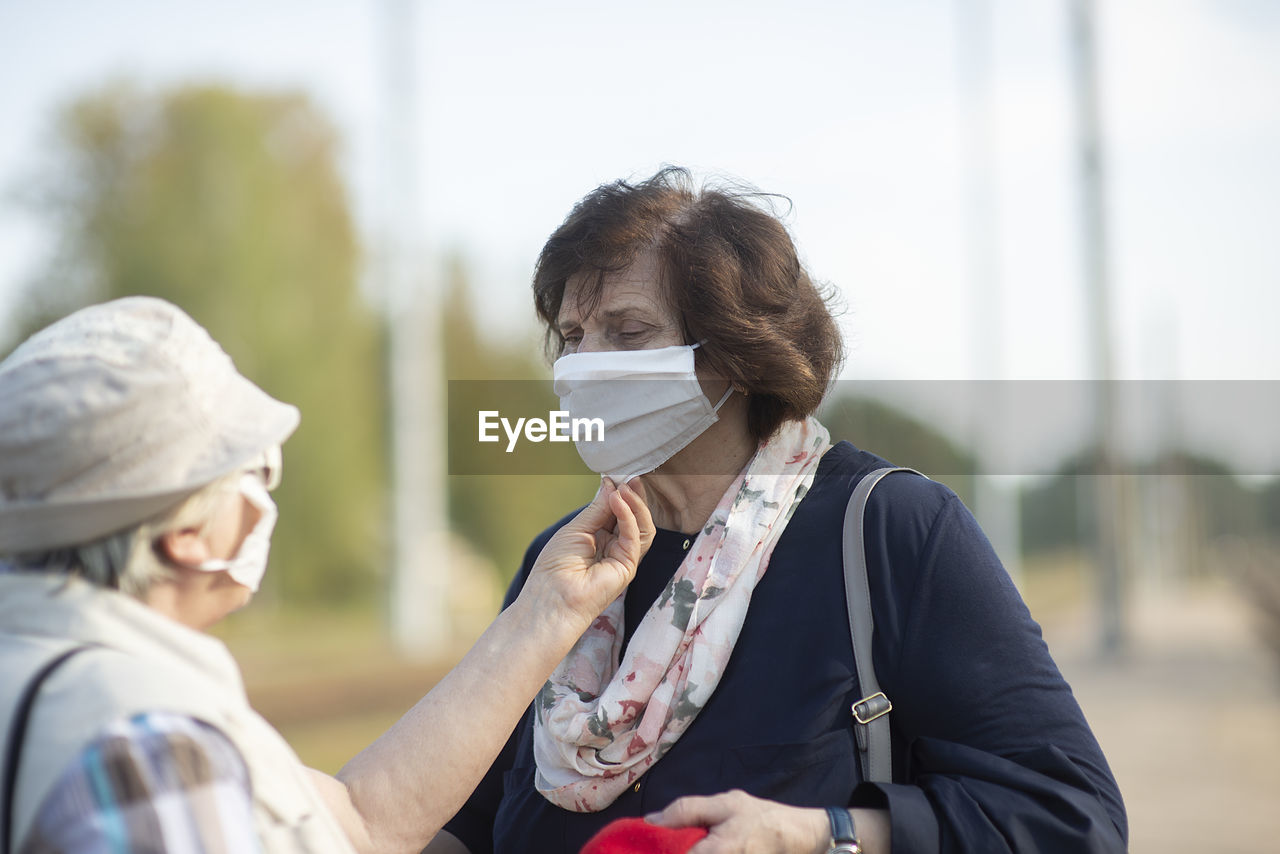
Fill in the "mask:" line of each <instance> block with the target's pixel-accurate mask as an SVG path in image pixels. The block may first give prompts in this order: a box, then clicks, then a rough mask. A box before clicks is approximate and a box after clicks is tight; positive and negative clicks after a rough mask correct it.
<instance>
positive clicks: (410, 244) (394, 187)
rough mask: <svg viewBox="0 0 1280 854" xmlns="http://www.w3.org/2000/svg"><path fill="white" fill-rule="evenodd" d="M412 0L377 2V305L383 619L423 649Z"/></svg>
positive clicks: (431, 337)
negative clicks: (387, 509)
mask: <svg viewBox="0 0 1280 854" xmlns="http://www.w3.org/2000/svg"><path fill="white" fill-rule="evenodd" d="M416 5H417V4H416V2H415V0H388V2H387V4H386V21H385V23H386V27H387V30H386V33H385V43H386V56H387V81H386V82H387V88H386V96H387V102H386V110H387V116H386V125H387V153H386V160H385V174H384V182H385V183H384V193H385V198H386V221H385V222H384V223H383V228H384V230H385V235H386V257H385V259H384V263H385V265H386V266H385V271H386V279H387V289H386V290H387V309H388V321H389V332H390V338H391V343H390V375H391V446H392V454H391V458H392V471H391V481H392V496H393V497H392V502H393V508H392V514H393V520H394V522H393V524H394V529H395V532H394V560H393V564H392V576H391V584H390V603H389V612H390V621H391V630H392V636H393V638H394V640H395V643H396V646H397V648H398V649H399V650H400V651H401V652H402V653H403V654H405V655H408V656H411V657H415V658H429V657H436V656H440V655H443V654H445V653H446V652H447V650H448V647H449V640H450V637H451V634H452V626H451V625H450V619H449V599H450V597H449V560H448V552H449V550H448V528H447V524H446V517H445V494H446V493H445V482H444V465H443V459H444V450H443V449H444V436H443V427H442V425H443V422H444V418H443V416H442V413H443V411H444V403H443V394H442V393H441V392H442V389H443V379H442V374H443V369H442V365H441V362H442V357H441V353H440V341H441V337H440V334H439V312H438V311H437V310H436V306H437V305H438V302H439V300H438V299H436V295H435V293H434V288H433V287H432V285H433V282H432V281H431V277H430V276H429V275H428V273H427V270H428V267H429V265H428V264H427V253H426V252H425V251H424V245H425V241H424V239H423V224H422V219H423V218H422V214H421V205H420V203H419V189H420V188H419V172H418V153H419V151H420V150H421V146H420V144H419V142H418V139H417V121H418V111H417V105H418V90H417V68H416V65H415V60H416V58H417V55H416V47H415V44H416V31H417V16H416V15H415V10H416Z"/></svg>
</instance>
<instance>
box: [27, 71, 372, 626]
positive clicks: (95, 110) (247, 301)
mask: <svg viewBox="0 0 1280 854" xmlns="http://www.w3.org/2000/svg"><path fill="white" fill-rule="evenodd" d="M337 150H338V138H337V134H336V132H335V131H334V129H333V128H332V126H331V125H330V124H329V123H328V121H327V120H326V119H325V118H324V117H323V116H322V115H321V114H320V113H319V111H318V110H317V109H316V108H315V107H314V106H313V105H312V104H311V103H310V102H309V101H308V99H307V98H306V97H304V96H302V95H296V94H248V93H243V92H237V91H234V90H231V89H226V88H221V87H217V86H191V87H185V88H180V89H177V90H174V91H170V92H164V93H158V94H152V93H145V92H142V91H139V90H137V89H134V88H132V87H130V86H128V85H125V84H117V85H112V86H109V87H107V88H105V89H103V90H101V91H98V92H96V93H93V94H90V95H88V96H86V97H83V98H81V99H79V100H77V101H76V102H74V103H72V104H71V105H70V106H69V107H68V108H66V109H65V111H64V112H63V113H62V114H61V116H60V118H59V121H58V123H57V125H56V133H55V140H54V145H53V146H52V148H51V149H50V151H49V152H48V156H49V158H50V162H49V166H48V168H47V169H46V170H45V172H44V174H43V176H42V177H41V178H39V179H37V180H36V181H35V182H34V185H33V186H32V188H31V191H30V193H29V196H30V198H31V199H32V201H33V202H34V203H35V204H36V205H38V206H39V208H40V209H42V210H43V211H44V212H46V213H47V214H48V215H49V216H50V217H51V218H52V219H53V222H54V224H55V227H56V228H57V230H58V233H59V234H60V238H61V239H60V243H59V245H58V251H57V252H56V255H55V257H54V258H53V259H52V261H51V263H50V264H49V266H48V268H47V270H46V271H45V273H44V274H43V275H42V276H41V277H40V279H38V280H37V281H36V282H34V283H33V285H32V286H31V287H30V288H29V289H28V290H27V292H26V294H25V298H24V299H23V300H22V309H23V311H24V317H23V326H24V327H25V329H26V331H27V332H29V331H31V330H32V329H34V328H38V327H39V326H41V325H43V324H44V322H46V321H48V320H50V319H52V318H54V317H58V316H61V315H63V314H65V313H66V312H67V311H69V310H71V309H73V308H76V307H79V306H81V305H84V304H87V303H90V302H96V301H100V300H106V299H111V298H115V297H120V296H125V295H129V294H149V295H153V296H158V297H163V298H165V299H168V300H171V301H172V302H174V303H176V304H178V305H180V306H182V307H183V308H184V309H185V310H186V311H188V312H189V313H190V314H191V315H192V316H193V317H194V318H196V320H198V321H199V322H200V323H202V324H203V325H204V326H206V327H207V328H208V329H209V331H210V333H211V334H212V335H213V336H214V338H215V339H217V340H218V341H219V342H221V344H222V345H223V347H224V348H225V349H226V350H227V352H228V353H229V354H230V355H231V357H232V358H233V359H234V360H235V362H236V365H237V366H238V367H239V369H240V370H241V371H242V372H243V373H244V374H245V375H246V376H248V377H250V378H251V379H253V380H254V381H255V382H257V383H258V384H259V385H261V386H262V387H263V388H264V389H266V390H267V391H268V392H269V393H271V394H273V395H275V396H277V397H279V398H281V399H283V400H287V401H289V402H291V403H294V404H296V405H297V406H298V407H299V408H300V409H301V410H302V413H303V419H302V426H301V427H300V428H299V430H298V432H297V434H296V435H295V436H294V438H293V439H291V440H290V441H289V443H288V444H287V446H286V448H285V461H286V469H287V472H286V477H285V479H284V482H283V484H282V485H281V487H280V490H279V493H278V501H279V503H280V505H281V506H282V508H284V510H283V513H282V514H281V521H280V524H279V526H278V528H277V533H276V535H275V538H274V540H273V554H272V571H271V572H270V573H268V575H267V578H266V581H265V582H264V592H265V593H267V594H268V596H271V595H278V596H280V597H281V598H288V599H289V600H291V601H296V600H299V599H306V600H329V601H350V600H351V599H352V598H353V597H355V598H365V599H368V600H372V598H373V596H372V594H374V593H375V592H376V589H375V585H373V584H371V583H370V582H371V581H372V580H373V579H374V578H375V576H376V574H377V569H378V568H379V567H381V566H382V565H383V563H384V561H383V557H384V550H385V545H384V540H385V537H384V536H383V530H382V528H383V518H384V515H385V514H384V509H385V508H384V506H383V502H384V499H383V495H384V489H383V482H384V479H385V475H384V468H385V462H384V458H383V453H384V452H383V424H384V421H385V418H384V408H385V406H384V400H383V393H382V391H381V389H382V388H383V382H382V380H383V377H382V374H381V368H380V364H381V358H382V348H383V343H382V341H383V335H382V331H381V329H380V327H379V324H378V323H377V321H376V320H375V318H374V316H373V314H372V313H371V312H370V311H369V309H368V308H367V307H366V306H365V305H364V304H363V302H362V301H361V298H360V295H359V292H358V289H357V276H358V266H359V252H358V248H357V240H356V235H355V230H354V228H353V225H352V221H351V215H350V211H349V206H348V200H347V196H346V191H345V189H344V187H343V184H342V181H341V179H340V178H339V176H338V172H337V166H336V158H337Z"/></svg>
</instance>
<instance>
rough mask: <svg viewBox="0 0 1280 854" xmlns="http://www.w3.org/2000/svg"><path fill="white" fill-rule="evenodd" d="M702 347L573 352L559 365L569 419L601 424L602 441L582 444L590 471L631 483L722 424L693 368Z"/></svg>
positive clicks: (580, 448) (559, 387) (595, 436)
mask: <svg viewBox="0 0 1280 854" xmlns="http://www.w3.org/2000/svg"><path fill="white" fill-rule="evenodd" d="M697 347H698V345H697V344H692V345H689V346H681V347H662V348H660V349H656V350H609V351H605V352H601V353H570V354H569V355H567V356H561V357H560V358H559V359H557V360H556V363H555V367H554V368H553V374H554V377H555V384H554V386H553V387H554V389H555V393H556V394H557V395H559V396H560V407H561V408H562V409H565V410H567V411H568V412H569V417H570V418H599V419H601V421H603V422H604V438H603V439H599V438H598V434H592V438H593V439H595V441H587V440H585V439H580V440H579V441H578V442H577V447H578V454H579V455H580V456H581V457H582V461H583V462H585V463H586V464H587V467H588V468H590V469H591V470H592V471H594V472H599V473H600V474H603V475H607V476H608V477H609V478H610V479H612V480H613V482H614V483H619V484H621V483H626V482H627V481H628V480H630V479H631V478H633V477H638V476H640V475H642V474H647V473H648V472H651V471H653V470H654V469H656V468H657V467H658V466H660V465H662V464H663V463H665V462H666V461H667V460H669V459H671V458H672V457H673V456H675V455H676V454H678V453H679V452H680V451H681V450H683V449H684V448H685V446H686V445H688V444H689V443H690V442H692V441H693V440H694V439H696V438H698V436H700V435H702V432H703V431H704V430H706V429H707V428H708V427H710V426H711V425H712V424H714V423H716V420H717V416H716V412H718V411H719V409H720V407H721V406H722V405H724V402H725V401H726V400H728V399H729V394H730V393H731V392H732V391H733V389H732V387H730V388H728V389H725V392H724V396H723V397H721V398H720V402H719V403H717V404H716V405H715V406H714V407H713V406H712V405H711V403H710V401H708V400H707V398H706V395H704V394H703V393H702V386H701V385H699V384H698V375H697V373H696V372H695V371H694V367H693V351H694V350H695V349H696V348H697Z"/></svg>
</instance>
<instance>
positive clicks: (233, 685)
mask: <svg viewBox="0 0 1280 854" xmlns="http://www.w3.org/2000/svg"><path fill="white" fill-rule="evenodd" d="M82 643H93V644H98V645H100V646H101V647H102V649H92V650H89V651H86V652H83V653H80V654H78V655H77V656H75V657H74V658H72V659H71V660H69V661H68V662H67V663H66V664H64V665H63V666H62V667H61V668H59V669H58V670H57V671H56V672H55V673H54V674H53V675H52V676H51V677H50V678H49V680H48V681H47V682H46V683H45V685H44V687H43V689H42V690H41V692H40V695H39V698H38V699H37V701H36V705H35V707H34V708H33V710H32V714H31V718H30V722H29V724H28V729H27V735H26V743H25V746H24V748H23V751H22V764H21V767H20V770H19V778H18V784H17V786H16V789H17V792H16V801H15V803H14V825H15V827H16V829H17V834H16V835H15V836H13V837H12V838H13V839H14V840H15V841H17V842H21V841H22V840H23V839H24V838H25V837H26V834H27V832H28V831H29V829H30V827H31V823H32V821H33V820H34V819H35V816H36V814H37V812H38V810H39V808H40V805H41V803H42V802H43V801H44V798H45V796H46V795H47V794H48V793H49V792H50V791H51V789H52V787H53V785H54V783H55V782H57V779H58V778H59V776H61V774H62V773H63V771H64V770H65V769H66V768H67V767H68V766H69V765H70V764H71V762H72V761H73V760H75V758H76V757H77V756H78V755H79V753H80V751H81V750H83V749H84V747H85V746H87V745H88V744H89V743H90V742H91V741H93V740H94V738H95V737H96V736H97V735H98V734H99V733H100V731H101V730H102V729H103V727H105V726H106V725H107V724H109V723H111V722H112V721H115V720H118V719H121V718H128V717H132V716H133V715H135V714H139V713H142V712H157V711H163V712H175V713H178V714H183V715H187V716H189V717H192V718H195V719H197V720H200V721H203V722H205V723H207V724H210V725H211V726H214V727H216V728H217V729H218V730H220V731H221V732H222V733H224V734H225V735H226V736H227V738H229V739H230V740H231V742H232V744H234V745H235V747H236V748H237V749H238V750H239V751H240V755H241V756H242V757H243V758H244V761H245V765H246V766H247V767H248V770H249V781H250V784H251V786H252V789H253V816H254V824H255V827H256V830H257V833H258V836H259V838H260V839H261V840H262V846H263V850H264V851H267V852H272V854H275V852H281V854H294V853H295V852H297V854H303V852H305V854H352V852H353V851H354V849H353V848H352V846H351V844H350V842H349V841H348V840H347V838H346V836H345V834H344V833H343V832H342V829H341V828H340V827H339V825H338V823H337V821H336V820H335V819H334V817H333V815H332V813H330V812H329V810H328V808H327V807H326V806H325V805H324V803H323V802H322V801H321V799H320V796H319V794H318V793H317V791H316V789H315V787H314V786H313V785H312V783H311V781H310V780H309V779H308V777H307V772H306V770H305V769H304V767H303V765H302V763H301V761H300V760H299V759H298V757H297V755H296V754H295V753H294V752H293V750H292V749H291V748H290V747H289V745H288V744H286V743H285V741H284V739H283V738H282V737H281V736H280V734H279V733H278V732H276V731H275V729H273V728H272V726H271V725H270V724H269V723H267V722H266V721H265V720H264V719H263V718H262V717H261V716H260V715H258V714H257V713H256V712H255V711H253V709H251V708H250V707H249V701H248V699H247V698H246V696H245V692H244V684H243V682H242V680H241V678H240V670H239V668H238V667H237V666H236V663H235V660H234V659H233V658H232V657H231V654H230V653H229V652H228V651H227V648H226V647H225V646H224V645H223V644H222V643H221V642H220V641H218V640H217V639H215V638H212V637H210V636H208V635H205V634H202V633H201V632H197V631H195V630H193V629H189V628H187V627H186V626H183V625H181V624H179V623H176V622H174V621H173V620H170V619H169V618H167V617H165V616H163V615H161V614H158V613H156V612H155V611H153V610H151V609H150V608H148V607H147V606H146V605H143V604H142V603H140V602H138V601H137V600H135V599H133V598H131V597H128V596H125V595H123V594H120V593H116V592H113V591H109V590H103V589H101V588H98V587H95V586H94V585H91V584H89V583H87V582H84V581H81V580H78V579H67V578H65V577H56V578H55V577H50V576H41V575H33V574H29V573H25V572H24V573H17V572H4V573H0V734H5V733H8V731H9V724H10V720H11V718H12V717H13V714H14V712H15V706H16V705H17V702H18V694H19V692H20V691H21V690H22V687H23V686H24V685H25V684H27V682H28V680H29V679H30V678H31V676H32V675H33V674H34V673H35V671H36V670H37V669H38V668H39V667H40V666H41V665H42V664H43V663H45V662H46V661H49V660H50V659H51V658H52V657H53V656H54V655H56V654H58V653H59V652H60V651H62V650H65V649H67V648H69V647H70V646H72V645H78V644H82ZM2 739H3V737H2V735H0V752H3V751H4V744H3V740H2ZM0 796H3V795H0Z"/></svg>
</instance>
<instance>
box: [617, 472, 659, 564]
mask: <svg viewBox="0 0 1280 854" xmlns="http://www.w3.org/2000/svg"><path fill="white" fill-rule="evenodd" d="M623 486H624V487H625V489H624V490H623V492H622V497H623V498H624V499H626V502H627V506H629V507H630V508H631V512H632V513H634V514H635V516H636V522H637V524H638V525H639V526H640V539H641V541H642V542H643V547H644V549H645V551H648V549H649V546H650V545H652V544H653V538H654V536H655V535H656V533H657V528H656V527H655V526H654V524H653V516H652V515H651V514H650V513H649V501H648V496H647V495H646V494H645V489H644V483H643V482H642V481H641V480H640V478H638V477H636V478H632V479H631V480H630V481H628V482H627V483H625V484H624V485H623Z"/></svg>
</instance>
